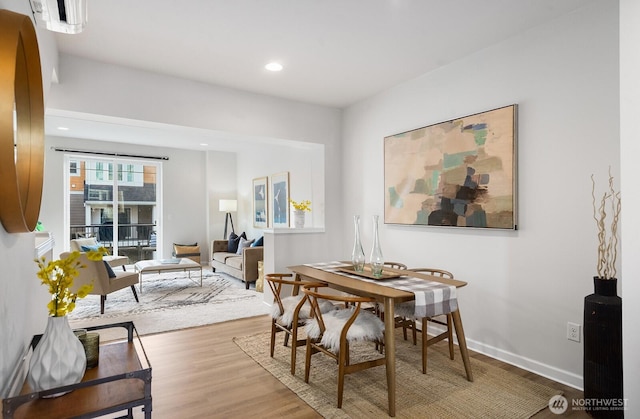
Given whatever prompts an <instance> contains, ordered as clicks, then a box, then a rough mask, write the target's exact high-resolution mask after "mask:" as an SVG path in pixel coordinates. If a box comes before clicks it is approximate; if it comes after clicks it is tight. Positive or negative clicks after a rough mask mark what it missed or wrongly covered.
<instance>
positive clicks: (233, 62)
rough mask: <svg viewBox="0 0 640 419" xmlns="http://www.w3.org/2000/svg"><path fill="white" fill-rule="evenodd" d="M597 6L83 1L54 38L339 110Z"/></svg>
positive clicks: (460, 0) (508, 0) (530, 1)
mask: <svg viewBox="0 0 640 419" xmlns="http://www.w3.org/2000/svg"><path fill="white" fill-rule="evenodd" d="M592 1H593V0H589V1H586V0H518V1H513V0H181V1H177V0H136V1H131V0H87V3H88V14H89V21H88V24H87V27H86V29H85V30H84V31H83V32H82V33H80V34H77V35H67V34H56V40H57V44H58V49H59V51H60V52H63V53H67V54H72V55H76V56H81V57H86V58H90V59H93V60H97V61H100V62H106V63H111V64H117V65H122V66H126V67H132V68H136V69H141V70H146V71H151V72H156V73H161V74H165V75H170V76H175V77H180V78H185V79H190V80H195V81H200V82H204V83H210V84H215V85H221V86H226V87H231V88H235V89H240V90H245V91H249V92H254V93H259V94H265V95H270V96H275V97H281V98H286V99H292V100H297V101H303V102H307V103H312V104H319V105H325V106H331V107H339V108H343V107H346V106H349V105H351V104H353V103H356V102H358V101H360V100H362V99H365V98H367V97H370V96H372V95H375V94H377V93H379V92H381V91H384V90H385V89H388V88H390V87H392V86H395V85H397V84H399V83H402V82H405V81H407V80H410V79H413V78H415V77H418V76H420V75H422V74H424V73H427V72H429V71H432V70H434V69H436V68H438V67H441V66H443V65H446V64H448V63H450V62H452V61H455V60H458V59H460V58H462V57H464V56H467V55H469V54H472V53H473V52H475V51H478V50H481V49H484V48H487V47H489V46H491V45H493V44H496V43H498V42H500V41H501V40H504V39H507V38H510V37H513V36H516V35H517V34H518V33H521V32H523V31H526V30H528V29H530V28H533V27H535V26H538V25H541V24H543V23H544V22H546V21H549V20H552V19H555V18H556V17H558V16H560V15H563V14H566V13H570V12H572V11H573V10H575V9H578V8H580V7H583V6H585V5H586V4H588V3H590V2H592ZM270 61H277V62H279V63H281V64H282V65H283V66H284V69H283V70H282V71H281V72H278V73H273V72H269V71H267V70H266V69H265V68H264V66H265V64H267V63H268V62H270ZM53 123H54V122H53V121H52V122H51V123H49V124H47V125H48V126H52V124H53ZM48 133H49V132H48ZM76 134H77V133H76ZM55 135H61V133H59V132H57V133H55ZM156 141H157V139H156ZM128 142H130V141H128Z"/></svg>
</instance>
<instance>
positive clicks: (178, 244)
mask: <svg viewBox="0 0 640 419" xmlns="http://www.w3.org/2000/svg"><path fill="white" fill-rule="evenodd" d="M173 245H174V246H197V245H198V242H195V243H189V244H180V243H173Z"/></svg>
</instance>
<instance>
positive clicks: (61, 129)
mask: <svg viewBox="0 0 640 419" xmlns="http://www.w3.org/2000/svg"><path fill="white" fill-rule="evenodd" d="M58 129H59V130H60V131H69V128H67V127H58Z"/></svg>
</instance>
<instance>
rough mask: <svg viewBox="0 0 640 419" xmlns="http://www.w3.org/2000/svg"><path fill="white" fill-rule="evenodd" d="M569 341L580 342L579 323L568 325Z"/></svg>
mask: <svg viewBox="0 0 640 419" xmlns="http://www.w3.org/2000/svg"><path fill="white" fill-rule="evenodd" d="M567 339H569V340H573V341H576V342H580V325H579V324H577V323H571V322H568V323H567Z"/></svg>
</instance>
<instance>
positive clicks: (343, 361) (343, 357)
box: [338, 347, 349, 409]
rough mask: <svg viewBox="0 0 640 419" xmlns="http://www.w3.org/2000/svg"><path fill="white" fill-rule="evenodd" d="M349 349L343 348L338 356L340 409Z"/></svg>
mask: <svg viewBox="0 0 640 419" xmlns="http://www.w3.org/2000/svg"><path fill="white" fill-rule="evenodd" d="M348 354H349V348H348V347H347V348H345V347H343V348H341V349H340V354H339V356H338V409H340V408H342V394H343V391H344V372H345V369H346V365H347V363H348V361H347V359H348V356H349V355H348Z"/></svg>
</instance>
